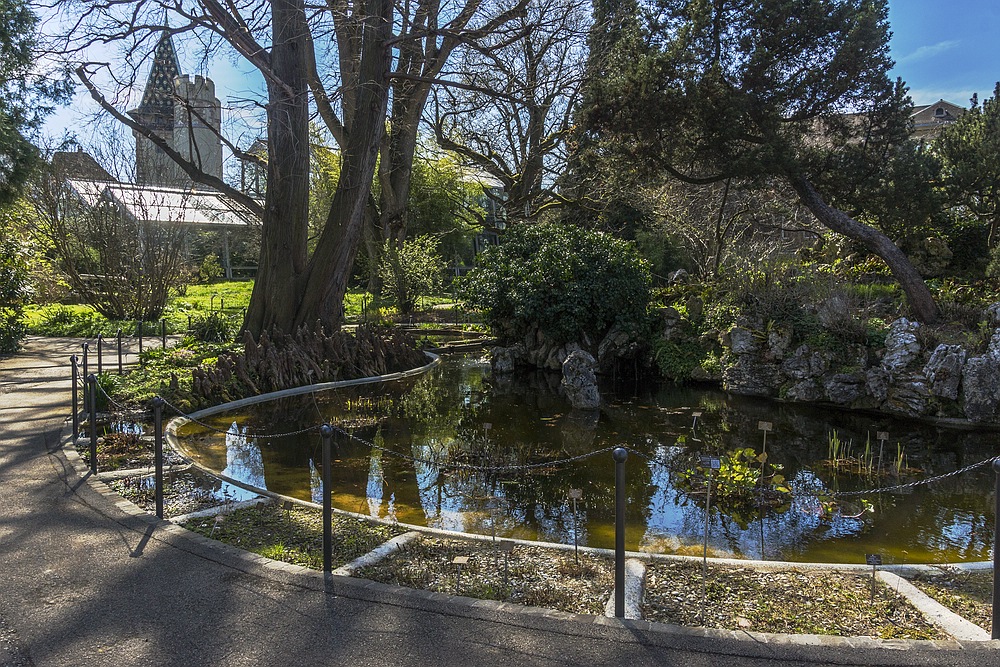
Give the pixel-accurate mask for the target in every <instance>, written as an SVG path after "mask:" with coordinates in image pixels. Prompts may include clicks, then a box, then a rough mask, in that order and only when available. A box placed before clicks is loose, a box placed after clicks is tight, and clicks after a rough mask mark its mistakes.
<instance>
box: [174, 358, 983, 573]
mask: <svg viewBox="0 0 1000 667" xmlns="http://www.w3.org/2000/svg"><path fill="white" fill-rule="evenodd" d="M558 383H559V377H558V375H555V376H553V375H547V374H542V373H533V374H528V375H519V376H516V377H514V378H496V377H492V375H491V373H490V369H489V365H488V363H486V362H485V361H484V360H482V359H480V358H479V357H478V356H475V355H455V356H450V357H445V358H444V359H443V362H442V363H441V364H440V365H439V366H438V367H437V368H435V369H434V370H433V371H431V372H430V373H428V374H425V375H423V376H421V377H419V378H415V379H410V380H406V381H400V382H394V383H385V384H380V385H375V384H373V385H365V386H362V387H356V388H351V389H340V390H333V391H327V392H322V393H317V394H315V395H307V396H303V397H298V398H295V399H283V400H280V401H273V402H270V403H264V404H260V405H257V406H254V407H251V408H248V409H245V410H243V411H240V412H239V413H223V414H221V415H217V416H215V417H213V418H210V419H209V420H208V421H209V423H210V424H212V425H213V426H214V427H215V428H217V429H220V430H222V431H228V432H227V433H226V434H225V435H222V434H218V433H213V432H211V431H209V430H207V429H204V428H202V427H198V426H196V425H188V426H186V427H184V428H183V429H182V430H181V433H180V435H181V440H182V446H183V448H184V449H185V450H186V452H187V453H188V454H189V455H191V456H192V457H194V458H196V459H197V460H198V461H199V462H201V463H202V464H204V465H206V466H207V467H209V468H210V469H212V470H215V471H217V472H221V473H223V474H224V475H226V476H228V477H230V478H233V479H235V480H237V481H240V482H243V483H246V484H250V485H253V486H256V487H260V488H264V489H267V490H269V491H272V492H274V493H279V494H283V495H286V496H291V497H295V498H300V499H303V500H313V501H316V502H321V500H322V495H321V481H320V465H321V463H320V462H321V440H320V437H319V435H318V433H317V432H316V431H315V430H312V431H311V432H309V433H307V434H302V435H298V436H290V437H280V438H264V437H254V436H252V435H250V436H248V435H247V434H261V433H269V434H273V433H290V432H294V431H298V430H300V429H304V428H309V427H311V426H315V425H317V424H320V423H323V422H324V421H330V422H331V423H335V424H339V425H342V426H343V427H344V428H346V429H347V430H348V431H349V432H350V433H351V434H352V435H354V436H356V438H354V439H348V438H346V437H344V436H340V437H339V438H338V440H337V453H336V455H335V458H336V461H335V464H334V467H333V502H334V505H335V506H336V507H339V508H341V509H345V510H350V511H353V512H361V513H363V514H366V515H370V516H374V517H380V518H383V519H390V520H396V521H399V522H402V523H410V524H417V525H425V526H431V527H434V528H443V529H447V530H458V531H466V532H473V533H480V534H486V535H490V534H495V535H497V536H508V537H516V538H522V539H538V540H544V541H550V542H563V543H567V544H571V543H573V540H574V534H575V535H576V539H577V540H578V543H579V544H580V545H589V546H596V547H605V548H611V547H613V545H614V463H613V461H612V458H611V455H610V454H609V453H605V454H601V455H598V456H594V457H591V458H587V459H585V460H582V461H576V462H573V463H560V462H561V461H563V460H565V459H568V458H571V457H576V456H579V455H583V454H587V453H588V452H592V451H595V450H600V449H603V448H606V447H613V446H625V447H628V448H630V449H631V450H633V451H634V453H633V454H632V455H630V457H629V459H628V461H627V462H626V475H627V496H628V505H627V510H626V517H627V532H626V535H627V538H626V546H627V548H628V549H631V550H639V551H650V552H658V553H682V554H695V555H701V553H702V545H703V539H704V536H705V526H706V511H705V507H706V498H705V493H704V484H701V485H700V488H699V484H698V483H697V480H698V479H701V478H703V475H704V473H703V472H702V470H701V469H700V468H698V465H699V460H700V459H699V456H700V455H711V456H721V457H723V459H725V458H726V457H727V453H729V452H732V451H734V450H738V449H745V448H753V449H754V454H753V455H754V456H757V455H759V454H760V453H761V452H762V451H764V450H765V449H766V451H767V458H766V462H765V464H764V465H765V469H766V472H768V473H773V474H779V475H781V477H783V478H784V479H785V482H784V483H783V484H782V485H787V486H788V487H789V488H790V490H791V491H792V499H791V501H789V502H782V501H777V502H774V503H771V504H770V505H769V506H768V507H767V508H765V509H760V508H758V507H757V503H753V502H750V503H738V502H735V501H733V502H728V503H727V502H726V500H725V499H723V501H722V502H721V503H719V502H717V499H716V498H715V497H714V496H713V498H712V499H711V503H710V505H709V511H708V550H709V555H714V556H722V557H737V558H764V559H768V560H792V561H822V562H841V563H864V562H865V554H875V553H877V554H881V555H882V557H883V560H884V562H885V563H886V564H889V563H935V562H951V561H975V560H987V559H989V558H990V557H991V554H992V542H993V530H992V527H993V509H992V507H993V491H992V489H993V480H994V475H993V473H992V470H991V469H990V467H989V466H982V467H980V468H978V469H976V470H974V471H972V472H967V473H963V474H961V475H956V476H953V477H949V478H946V479H944V480H942V481H939V482H935V483H933V484H928V485H918V486H915V487H913V488H907V489H902V490H895V491H890V492H883V493H877V494H874V495H869V496H866V497H865V498H866V500H867V501H868V502H867V503H862V501H861V500H860V499H859V498H856V497H850V498H843V499H840V498H838V503H837V504H836V505H830V504H829V503H826V502H824V501H823V500H822V497H823V496H824V494H827V493H829V492H831V491H841V492H843V491H854V490H864V489H874V488H879V487H888V486H896V485H899V484H902V483H907V482H912V481H917V480H921V479H925V478H928V477H931V476H936V475H941V474H943V473H948V472H951V471H954V470H957V469H960V468H963V467H965V466H967V465H970V464H972V463H976V462H978V461H981V460H984V459H987V458H989V457H991V456H993V455H994V454H995V453H996V452H997V451H1000V449H998V445H997V440H998V434H997V433H995V432H985V431H967V430H953V429H946V428H942V427H937V426H933V425H928V424H923V423H915V422H911V421H905V420H896V419H890V418H886V417H878V416H871V415H860V414H856V413H850V412H845V411H837V410H833V409H817V408H807V407H802V406H794V405H787V404H781V403H775V402H770V401H764V400H754V399H747V398H742V397H736V396H730V395H728V394H725V393H723V392H721V391H718V390H711V389H695V388H687V387H675V386H672V385H662V386H652V387H642V386H636V385H634V384H632V383H628V384H627V385H623V384H621V383H618V384H616V383H613V382H608V383H607V384H606V385H604V386H602V388H601V389H602V397H603V399H604V405H603V406H602V408H601V410H600V412H599V413H590V414H581V413H578V412H574V411H573V410H572V409H571V408H570V406H569V404H568V403H567V402H566V401H565V399H564V398H562V397H561V396H560V393H559V388H558ZM696 415H697V416H696ZM761 422H770V424H771V425H772V429H773V430H771V431H770V432H768V433H767V434H766V435H767V439H766V443H765V442H764V434H765V432H764V431H762V430H760V427H761V426H762V424H761ZM879 433H882V434H885V433H887V434H888V438H889V439H888V441H887V442H886V443H880V442H879V441H878V435H879ZM834 440H836V441H839V443H840V446H839V449H838V454H837V456H838V459H843V458H845V457H847V456H851V457H853V458H855V459H859V460H862V461H864V462H865V463H863V464H862V465H861V467H862V468H864V472H862V473H859V472H858V467H857V466H855V467H854V468H853V469H850V470H849V469H848V468H849V466H843V465H842V466H841V469H840V470H839V471H838V470H835V469H834V468H833V467H832V466H831V464H830V459H831V456H832V454H833V450H832V446H831V441H834ZM373 444H374V445H375V447H374V448H373V447H372V446H371V445H373ZM866 450H867V454H866ZM744 458H747V459H748V458H749V457H744ZM442 461H453V462H461V463H466V464H478V465H487V466H503V465H521V464H535V463H544V462H553V465H551V466H544V467H540V468H536V469H533V470H531V471H527V472H520V473H518V474H501V475H497V474H480V473H472V472H469V471H465V470H455V469H448V468H447V467H442V466H441V465H438V464H437V463H436V462H442ZM761 465H762V463H761V462H759V461H758V460H757V459H756V458H753V459H749V465H748V470H747V471H744V472H753V471H752V470H749V469H759V468H760V467H761ZM773 466H780V470H779V469H777V468H775V467H773ZM688 470H691V471H694V475H693V477H690V478H689V476H688V475H687V472H686V471H688ZM776 479H777V481H779V482H780V481H781V478H780V477H779V478H776ZM692 480H694V481H692ZM772 481H774V478H772ZM571 489H581V490H582V498H581V499H580V500H579V501H578V502H577V505H576V510H575V511H574V508H573V502H572V501H571V500H569V496H570V490H571ZM714 493H715V492H714V491H713V494H714Z"/></svg>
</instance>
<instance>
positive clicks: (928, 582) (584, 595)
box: [110, 473, 992, 639]
mask: <svg viewBox="0 0 1000 667" xmlns="http://www.w3.org/2000/svg"><path fill="white" fill-rule="evenodd" d="M202 484H203V482H201V481H200V480H199V479H198V478H197V477H196V476H194V475H191V474H188V473H179V474H177V475H174V476H173V477H172V479H171V480H170V481H169V483H168V485H167V486H166V488H165V491H164V509H165V513H166V514H167V516H178V515H181V514H187V513H189V512H193V511H196V510H199V509H204V508H206V507H210V506H213V505H220V504H223V503H224V500H220V499H219V497H218V493H217V490H212V489H205V488H204V487H203V486H202ZM110 485H111V486H112V488H115V489H116V490H117V491H118V492H119V493H121V494H122V495H123V496H124V497H126V498H128V499H129V500H131V501H132V502H134V503H136V504H137V505H139V506H141V507H143V508H144V509H146V510H147V511H150V512H151V511H153V489H152V485H151V484H150V482H149V479H148V478H145V479H138V478H127V479H124V480H118V481H115V482H112V483H111V484H110ZM184 525H185V527H186V528H188V529H189V530H193V531H196V532H199V533H202V534H204V535H207V536H209V537H212V538H214V539H217V540H220V541H223V542H226V543H228V544H231V545H233V546H237V547H239V548H242V549H246V550H248V551H252V552H254V553H258V554H260V555H262V556H266V557H268V558H273V559H276V560H282V561H285V562H289V563H295V564H298V565H304V566H307V567H312V568H316V569H319V568H321V567H322V545H323V528H322V512H320V511H319V510H315V509H311V508H301V507H295V508H293V509H292V510H290V511H288V510H284V509H283V508H282V507H280V506H278V505H275V504H271V503H268V504H266V505H263V506H259V507H247V508H242V509H239V510H234V511H231V512H227V513H225V514H224V515H223V518H222V519H221V520H219V521H217V520H216V518H215V517H209V518H203V519H193V520H191V521H188V522H187V523H185V524H184ZM333 529H334V558H333V560H334V564H333V566H334V567H335V568H336V567H340V566H341V565H344V564H346V563H348V562H350V561H352V560H354V559H355V558H357V557H359V556H361V555H364V554H366V553H368V552H369V551H371V550H372V549H374V548H375V547H376V546H378V545H379V544H382V543H383V542H385V541H386V540H389V539H391V538H392V537H394V536H396V535H399V534H401V533H402V532H403V531H402V530H401V529H398V528H394V527H391V526H384V525H381V524H374V523H369V522H365V521H359V520H356V519H352V518H347V517H340V516H336V515H335V517H334V528H333ZM500 543H501V542H493V541H465V540H445V539H438V538H432V537H429V536H423V537H420V538H418V539H416V540H414V541H413V542H410V543H409V544H407V545H405V546H403V547H401V548H400V549H398V550H396V551H395V552H394V553H393V554H392V555H390V556H389V557H388V558H387V559H385V560H383V561H382V562H380V563H378V564H376V565H373V566H369V567H367V568H364V569H362V570H361V571H359V572H358V573H356V576H360V577H363V578H367V579H371V580H374V581H380V582H383V583H389V584H395V585H399V586H406V587H409V588H419V589H423V590H432V591H438V592H442V593H450V594H460V595H465V596H470V597H476V598H480V599H490V600H500V601H506V602H514V603H519V604H526V605H531V606H537V607H546V608H550V609H558V610H561V611H566V612H573V613H584V614H598V615H600V614H603V613H604V606H605V603H606V602H607V599H608V597H609V596H610V594H611V591H612V589H613V587H614V562H613V561H612V560H610V559H606V558H601V557H596V556H593V555H591V554H589V553H584V554H580V557H579V563H577V562H576V561H575V560H574V556H573V553H572V552H566V551H559V550H549V549H543V548H540V547H531V546H522V545H514V546H513V549H512V550H511V551H509V552H508V553H504V552H503V551H502V550H501V549H500V548H499V545H500ZM456 557H467V558H468V561H467V562H466V563H464V564H462V565H461V569H460V568H459V565H458V564H457V563H455V559H456ZM914 583H915V584H916V585H918V586H920V587H921V588H922V589H923V590H924V591H925V592H927V593H928V594H929V595H931V596H932V597H934V598H936V599H937V600H938V601H939V602H941V603H942V604H944V605H945V606H947V607H949V608H951V609H952V610H953V611H955V612H956V613H958V614H960V615H962V616H964V617H965V618H967V619H969V620H970V621H972V622H973V623H977V624H979V625H980V626H982V627H983V628H985V629H986V630H987V631H989V629H990V624H989V621H990V618H991V613H992V608H991V606H990V600H991V592H992V591H991V586H992V573H991V572H986V573H973V574H964V573H954V574H950V575H943V576H940V577H934V578H932V579H931V578H917V579H916V580H915V581H914ZM707 594H708V597H707V600H708V604H707V605H706V607H707V608H706V610H705V619H704V621H703V620H702V602H701V600H702V569H701V564H700V563H692V562H675V563H654V564H650V565H649V566H648V571H647V577H646V599H645V604H644V605H643V617H644V618H645V619H647V620H652V621H659V622H665V623H673V624H677V625H685V626H692V627H697V626H707V627H715V628H726V629H732V630H749V631H759V632H781V633H806V634H833V635H842V636H870V637H881V638H907V639H944V638H946V637H945V635H944V634H943V633H941V632H940V631H939V630H937V629H936V628H935V627H934V626H932V625H930V624H929V623H928V622H927V621H926V620H924V618H923V616H921V615H920V613H919V612H918V611H917V610H916V609H914V608H913V607H912V606H911V605H910V604H909V603H908V602H907V601H906V600H905V599H904V598H902V597H901V596H899V595H897V594H895V593H894V592H892V591H891V590H889V589H887V588H886V587H885V586H884V585H882V584H881V583H878V584H877V585H876V596H875V599H874V600H872V599H871V577H869V576H865V575H859V574H849V573H840V572H821V571H799V570H787V571H766V570H753V569H750V568H740V567H721V566H710V567H709V576H708V582H707Z"/></svg>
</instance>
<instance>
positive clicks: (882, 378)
mask: <svg viewBox="0 0 1000 667" xmlns="http://www.w3.org/2000/svg"><path fill="white" fill-rule="evenodd" d="M891 379H892V378H891V377H890V375H889V371H887V370H885V369H884V368H882V367H881V366H875V367H874V368H869V369H868V372H867V373H865V387H866V388H867V389H868V395H869V396H871V397H872V398H873V399H875V400H876V401H878V402H879V403H881V402H882V401H884V400H885V399H886V398H888V397H889V381H890V380H891Z"/></svg>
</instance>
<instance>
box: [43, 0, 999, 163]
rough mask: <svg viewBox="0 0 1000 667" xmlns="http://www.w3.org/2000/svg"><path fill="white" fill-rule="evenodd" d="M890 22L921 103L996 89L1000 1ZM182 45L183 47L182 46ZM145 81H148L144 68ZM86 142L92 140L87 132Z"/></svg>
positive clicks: (231, 70) (57, 119)
mask: <svg viewBox="0 0 1000 667" xmlns="http://www.w3.org/2000/svg"><path fill="white" fill-rule="evenodd" d="M889 20H890V24H891V27H892V33H893V36H892V41H891V53H892V57H893V59H894V60H895V61H896V67H895V69H894V70H893V71H892V74H893V76H899V77H902V79H903V80H904V81H905V82H906V83H907V85H908V86H909V88H910V95H911V97H912V98H913V101H914V103H915V104H918V105H919V104H932V103H934V102H936V101H937V100H938V99H945V100H948V101H949V102H953V103H955V104H959V105H961V106H968V104H969V98H970V97H971V96H972V94H973V93H974V92H977V93H979V97H980V99H985V98H987V97H989V96H990V95H991V94H992V92H993V86H994V84H995V83H996V82H997V81H998V80H1000V0H889ZM178 47H179V49H181V50H182V51H184V50H185V49H184V45H182V44H178ZM192 48H193V46H192ZM185 55H190V54H185V53H182V54H181V60H182V62H181V67H182V68H183V69H184V71H186V72H191V73H202V72H201V71H200V70H199V68H197V67H196V66H194V63H193V62H191V61H190V59H189V58H185V57H184V56H185ZM185 61H187V62H185ZM209 76H211V77H212V79H213V80H214V81H215V83H216V91H217V94H218V96H219V97H220V98H221V100H222V103H223V106H224V107H230V106H231V105H233V102H234V100H236V99H246V98H248V97H253V96H254V93H255V92H258V91H259V90H260V77H259V75H258V74H257V73H256V72H254V71H252V69H251V68H249V66H247V65H246V64H245V63H242V64H241V65H240V66H233V64H232V63H230V62H227V60H226V59H217V61H216V62H215V63H214V64H213V65H212V68H211V72H210V73H209ZM140 78H141V82H140V85H141V84H144V83H145V73H142V74H141V75H140ZM137 93H138V91H137ZM93 109H94V105H93V103H92V102H91V101H90V99H89V97H87V95H86V94H85V93H84V92H83V91H82V87H81V91H80V92H79V94H78V96H77V98H76V100H75V101H74V103H73V105H72V106H71V108H64V109H61V110H59V111H58V112H57V113H56V114H55V115H54V116H53V117H52V118H51V119H50V120H49V122H48V123H47V124H46V132H47V133H48V134H50V135H56V136H57V135H61V134H62V130H63V128H76V129H77V130H78V131H79V132H80V134H81V135H86V134H87V132H86V130H85V129H84V128H83V127H81V122H82V121H83V120H84V119H85V118H86V116H87V115H88V114H89V113H91V112H92V111H93ZM224 115H225V116H228V117H229V118H230V119H232V120H235V118H234V116H238V115H239V112H237V111H236V110H235V109H232V108H230V109H227V110H226V111H225V112H224ZM254 125H255V126H256V123H254ZM257 131H258V130H256V127H255V129H252V130H251V129H249V128H246V127H244V128H243V132H242V133H240V134H243V135H244V136H243V137H242V139H245V141H241V143H245V144H246V145H249V143H250V141H252V140H253V138H255V136H254V137H251V136H249V135H250V134H254V135H256V133H257ZM81 139H84V143H87V142H86V137H85V136H81Z"/></svg>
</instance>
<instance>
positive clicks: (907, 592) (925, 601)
mask: <svg viewBox="0 0 1000 667" xmlns="http://www.w3.org/2000/svg"><path fill="white" fill-rule="evenodd" d="M878 578H879V580H880V581H881V582H882V583H883V584H885V585H886V586H888V587H889V588H890V589H892V590H894V591H896V592H897V593H899V594H900V595H902V596H903V597H905V598H906V599H907V600H909V601H910V604H912V605H913V606H914V607H916V608H917V610H918V611H920V613H921V614H923V616H924V618H926V619H927V620H928V621H930V622H931V623H933V624H934V625H936V626H937V627H938V628H940V629H941V630H942V631H944V632H947V633H948V634H949V635H951V636H952V637H954V638H955V639H958V640H960V641H975V642H985V641H990V633H988V632H986V630H983V629H982V628H981V627H979V626H978V625H976V624H975V623H972V622H970V621H968V620H966V619H965V618H962V617H961V616H959V615H958V614H956V613H955V612H953V611H951V610H950V609H948V608H947V607H945V606H944V605H942V604H941V603H939V602H938V601H937V600H935V599H934V598H932V597H930V596H929V595H927V594H926V593H924V592H923V591H922V590H920V589H919V588H917V587H916V586H914V585H913V584H911V583H910V582H909V581H907V580H906V579H903V578H902V577H900V576H899V575H897V574H893V573H892V572H884V571H879V573H878Z"/></svg>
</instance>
